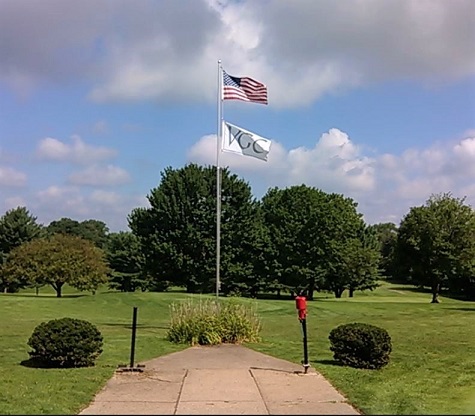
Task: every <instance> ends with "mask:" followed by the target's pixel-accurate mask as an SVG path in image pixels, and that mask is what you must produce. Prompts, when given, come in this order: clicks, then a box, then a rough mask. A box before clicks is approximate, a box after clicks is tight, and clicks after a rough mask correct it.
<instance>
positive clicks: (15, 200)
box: [3, 196, 26, 211]
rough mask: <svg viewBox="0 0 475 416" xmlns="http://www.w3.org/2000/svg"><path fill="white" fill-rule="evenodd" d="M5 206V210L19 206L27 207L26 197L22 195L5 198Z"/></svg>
mask: <svg viewBox="0 0 475 416" xmlns="http://www.w3.org/2000/svg"><path fill="white" fill-rule="evenodd" d="M3 206H4V208H5V211H7V210H9V209H14V208H18V207H26V202H25V198H23V197H21V196H12V197H9V198H5V201H4V202H3Z"/></svg>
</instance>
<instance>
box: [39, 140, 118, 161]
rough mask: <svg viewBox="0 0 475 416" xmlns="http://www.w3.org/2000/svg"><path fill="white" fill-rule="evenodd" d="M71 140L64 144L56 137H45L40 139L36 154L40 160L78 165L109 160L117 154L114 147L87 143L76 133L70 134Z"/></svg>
mask: <svg viewBox="0 0 475 416" xmlns="http://www.w3.org/2000/svg"><path fill="white" fill-rule="evenodd" d="M71 140H72V143H71V144H66V143H63V142H62V141H60V140H58V139H54V138H52V137H47V138H45V139H43V140H41V141H40V143H39V145H38V148H37V150H36V155H37V157H38V158H40V159H42V160H48V161H55V162H70V163H75V164H80V165H88V164H93V163H95V162H98V161H103V160H109V159H112V158H114V157H115V156H116V155H117V151H116V150H115V149H111V148H108V147H101V146H91V145H88V144H86V143H84V141H83V140H82V139H81V137H79V136H77V135H74V136H72V137H71Z"/></svg>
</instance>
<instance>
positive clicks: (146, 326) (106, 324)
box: [98, 322, 169, 329]
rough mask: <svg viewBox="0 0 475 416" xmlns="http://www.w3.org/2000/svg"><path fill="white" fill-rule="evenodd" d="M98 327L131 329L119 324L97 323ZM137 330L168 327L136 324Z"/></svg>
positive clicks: (129, 325)
mask: <svg viewBox="0 0 475 416" xmlns="http://www.w3.org/2000/svg"><path fill="white" fill-rule="evenodd" d="M98 325H103V326H112V327H120V328H125V329H132V324H120V323H112V322H99V323H98ZM137 329H169V327H168V326H163V325H142V324H137Z"/></svg>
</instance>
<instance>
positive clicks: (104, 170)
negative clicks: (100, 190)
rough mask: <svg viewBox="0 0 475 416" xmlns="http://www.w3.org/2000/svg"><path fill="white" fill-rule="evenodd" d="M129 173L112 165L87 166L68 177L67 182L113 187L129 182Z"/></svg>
mask: <svg viewBox="0 0 475 416" xmlns="http://www.w3.org/2000/svg"><path fill="white" fill-rule="evenodd" d="M130 180H131V178H130V175H129V173H128V172H127V171H126V170H124V169H122V168H120V167H118V166H113V165H107V166H97V165H93V166H89V167H87V168H85V169H84V170H81V171H79V172H74V173H73V174H71V175H70V176H69V179H68V181H69V182H70V183H71V184H74V185H88V186H113V185H121V184H124V183H127V182H130Z"/></svg>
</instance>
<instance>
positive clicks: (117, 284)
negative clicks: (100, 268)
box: [106, 231, 148, 292]
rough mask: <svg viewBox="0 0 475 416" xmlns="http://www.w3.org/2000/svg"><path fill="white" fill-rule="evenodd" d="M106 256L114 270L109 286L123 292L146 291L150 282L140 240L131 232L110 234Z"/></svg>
mask: <svg viewBox="0 0 475 416" xmlns="http://www.w3.org/2000/svg"><path fill="white" fill-rule="evenodd" d="M106 253H107V254H106V256H107V260H108V261H109V266H110V267H111V269H112V272H111V280H110V282H109V286H110V287H111V288H113V289H119V290H121V291H123V292H135V290H136V289H142V290H145V289H147V287H148V281H147V279H146V277H145V274H144V272H143V263H144V257H143V254H142V250H141V247H140V242H139V240H138V238H137V237H136V236H135V235H134V234H132V233H131V232H130V231H120V232H118V233H110V234H109V236H108V242H107V245H106Z"/></svg>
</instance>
